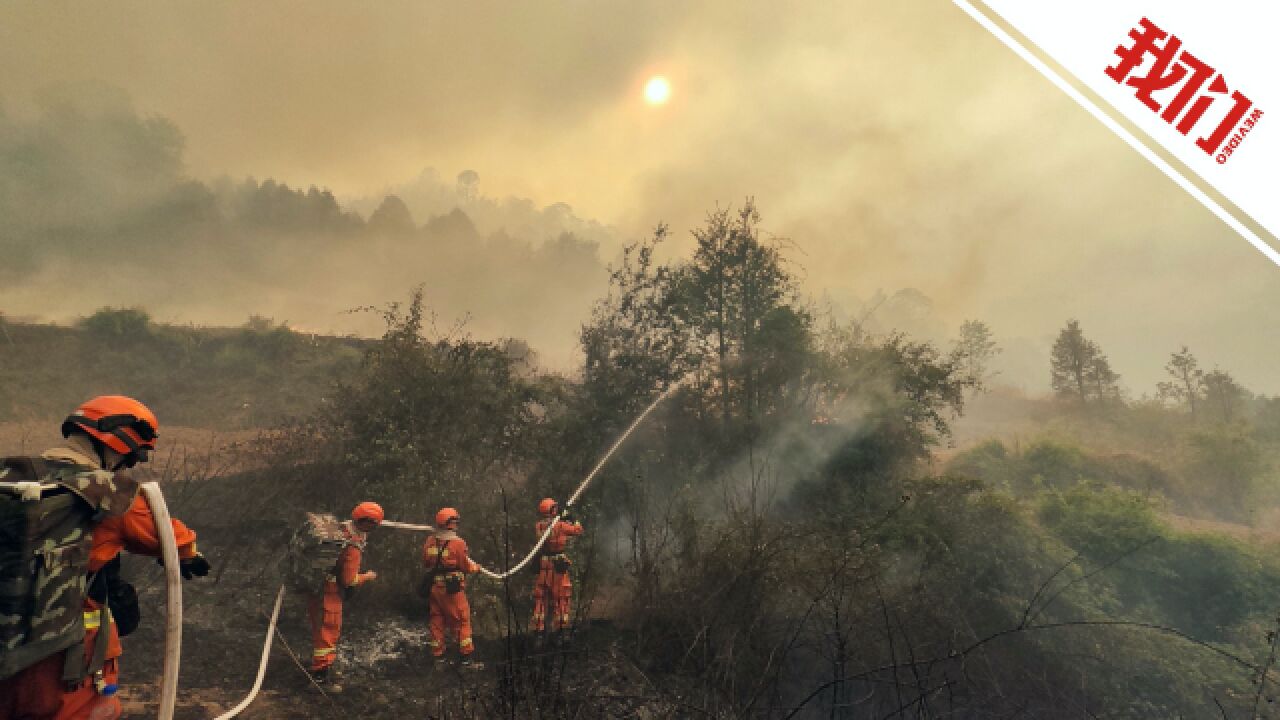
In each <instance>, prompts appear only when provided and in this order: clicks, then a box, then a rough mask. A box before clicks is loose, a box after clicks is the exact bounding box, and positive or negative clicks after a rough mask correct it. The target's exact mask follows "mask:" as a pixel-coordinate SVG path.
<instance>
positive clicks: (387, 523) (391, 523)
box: [149, 382, 681, 720]
mask: <svg viewBox="0 0 1280 720" xmlns="http://www.w3.org/2000/svg"><path fill="white" fill-rule="evenodd" d="M680 385H681V383H680V382H677V383H674V384H672V386H671V387H669V388H667V389H666V391H665V392H663V393H662V394H661V395H659V396H658V398H657V399H656V400H654V401H653V402H652V403H650V404H649V407H647V408H645V410H644V412H642V413H640V416H639V417H637V418H636V419H635V420H634V421H633V422H632V423H631V425H630V426H629V427H627V431H626V432H624V433H622V436H621V437H619V438H618V440H617V441H616V442H614V443H613V446H612V447H610V448H609V451H608V452H606V453H605V454H604V456H603V457H601V458H600V461H599V462H597V463H596V466H595V467H594V468H592V470H591V472H590V473H588V474H587V477H586V478H585V479H584V480H583V481H582V482H581V483H580V484H579V485H578V489H577V490H576V491H574V493H573V495H572V496H571V497H570V498H569V502H567V503H565V506H564V510H563V511H561V512H560V513H558V514H557V515H556V517H555V519H554V520H553V521H552V522H551V523H550V524H549V525H547V529H546V530H545V531H544V532H543V533H542V537H540V538H538V543H537V544H536V545H534V546H533V549H532V550H530V551H529V554H528V555H526V556H525V557H524V559H523V560H521V561H520V562H519V563H518V564H517V565H516V566H515V567H512V568H509V569H508V570H506V571H505V572H502V573H495V572H493V571H492V570H489V569H488V568H485V567H481V568H480V572H481V573H483V574H484V575H486V576H488V577H491V578H493V579H495V580H502V579H504V578H507V577H510V576H512V575H514V574H516V573H518V572H520V570H522V569H523V568H524V567H525V566H526V565H528V564H529V563H530V562H531V561H532V560H533V559H534V558H535V557H537V556H538V551H539V550H541V549H542V546H543V545H544V544H546V542H547V538H548V537H550V536H551V531H552V529H554V528H555V526H556V523H558V522H560V518H561V517H563V516H564V513H565V512H567V511H568V510H569V508H570V507H571V506H572V505H573V504H574V503H575V502H577V501H578V498H579V497H581V496H582V493H583V492H585V491H586V489H587V488H588V487H589V486H590V485H591V481H592V480H594V479H595V477H596V475H598V474H599V473H600V470H601V468H603V467H604V465H605V463H607V462H608V461H609V458H611V457H613V454H614V453H615V452H617V450H618V448H620V447H622V443H624V442H626V440H627V438H628V437H630V436H631V433H632V432H633V431H634V430H635V429H636V428H637V427H639V426H640V423H642V422H644V419H645V418H646V417H648V416H649V413H650V412H652V411H653V409H654V408H656V407H657V406H658V405H659V404H661V403H662V401H663V400H666V399H667V397H668V396H670V395H671V393H672V392H674V391H675V390H676V388H678V387H680ZM149 484H152V485H154V483H149ZM156 493H157V495H158V494H159V490H158V489H157V490H156ZM163 502H164V500H163V499H161V500H160V504H161V505H163ZM156 524H157V525H159V524H160V518H159V516H158V514H157V518H156ZM164 527H165V528H167V529H168V532H169V538H170V542H171V543H172V538H173V530H172V528H170V527H169V525H168V513H167V512H166V513H165V525H164ZM382 527H389V528H395V529H397V530H416V531H425V532H434V531H435V528H434V527H432V526H430V525H418V524H414V523H405V522H396V521H395V520H384V521H383V522H382ZM165 567H166V569H168V568H169V567H170V564H169V560H168V555H166V559H165ZM172 567H173V573H172V574H174V575H176V573H177V549H176V548H174V550H173V565H172ZM178 589H179V593H178V616H179V631H181V613H182V597H181V586H180V585H179V588H178ZM284 592H285V588H284V586H283V585H281V586H280V591H279V592H278V593H276V605H275V609H274V610H272V612H271V622H270V624H269V625H268V626H267V638H266V640H265V641H264V642H263V645H262V659H261V660H260V661H259V663H258V677H257V678H256V679H255V680H254V682H253V688H252V689H251V690H250V691H249V695H248V696H247V697H245V699H244V700H242V701H241V702H240V704H239V705H236V706H235V707H233V708H231V709H230V710H228V711H226V712H225V713H223V714H221V715H219V716H218V717H217V718H215V719H214V720H231V718H234V717H235V716H237V715H239V714H240V712H241V711H243V710H244V709H245V708H247V707H249V705H250V703H252V702H253V701H254V699H255V698H257V696H258V691H259V690H260V689H261V688H262V680H263V678H264V677H265V676H266V673H267V658H268V656H269V655H270V653H271V642H272V640H273V639H274V637H275V632H276V622H277V621H278V620H279V618H280V605H281V603H282V602H283V601H284ZM166 630H167V628H166ZM167 637H168V635H167V632H166V638H167ZM168 667H169V655H168V653H167V652H166V655H165V669H166V675H165V678H166V681H167V680H168V677H169V675H168ZM173 678H174V684H173V688H172V691H173V692H174V693H175V694H176V692H177V660H176V658H175V660H174V675H173ZM162 697H163V692H162ZM172 717H173V705H172V703H170V705H169V714H168V715H164V714H163V713H162V714H161V720H171V718H172Z"/></svg>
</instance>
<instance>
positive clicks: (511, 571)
mask: <svg viewBox="0 0 1280 720" xmlns="http://www.w3.org/2000/svg"><path fill="white" fill-rule="evenodd" d="M682 382H683V381H681V382H676V383H672V385H671V387H668V388H667V389H666V390H665V391H664V392H663V393H662V394H661V395H659V396H658V397H657V399H655V400H654V401H653V402H652V403H649V407H647V408H645V409H644V412H642V413H640V415H639V417H637V418H636V419H635V420H634V421H632V423H631V425H630V426H628V427H627V431H626V432H624V433H622V435H621V436H619V437H618V439H617V440H616V441H615V442H614V443H613V446H612V447H610V448H609V451H608V452H606V453H605V454H604V455H603V456H602V457H601V458H600V461H599V462H597V463H596V466H595V467H594V468H592V469H591V472H590V473H587V477H586V478H584V479H583V481H582V482H581V483H579V484H578V489H577V490H575V491H574V492H573V495H571V496H570V497H569V501H568V502H566V503H565V504H564V509H562V510H561V511H560V512H558V513H556V516H555V518H554V519H553V520H552V521H551V522H550V523H548V524H547V529H546V530H543V531H542V536H541V537H539V538H538V542H537V544H535V545H534V546H533V549H532V550H530V551H529V554H528V555H525V556H524V559H522V560H521V561H520V562H518V563H516V565H515V567H511V568H508V569H507V570H505V571H503V572H500V573H499V572H494V571H492V570H490V569H488V568H486V567H484V566H483V565H481V566H480V573H481V574H482V575H484V576H486V577H489V578H492V579H494V580H503V579H506V578H509V577H511V576H512V575H515V574H516V573H518V572H520V571H521V570H523V569H524V567H525V566H526V565H528V564H529V563H530V562H532V561H533V559H534V558H536V557H537V556H538V553H539V552H540V551H541V550H542V546H543V545H545V544H546V543H547V538H549V537H551V532H552V530H554V529H555V527H556V525H557V524H558V523H559V522H560V519H561V518H562V517H564V515H565V513H567V512H569V509H570V508H571V507H573V504H574V503H575V502H577V501H578V498H580V497H582V493H584V492H586V490H587V488H588V487H590V486H591V481H592V480H595V478H596V475H598V474H599V473H600V470H601V468H603V467H604V466H605V463H607V462H609V459H610V458H612V457H613V454H614V453H615V452H617V450H618V448H620V447H622V444H623V443H624V442H626V441H627V438H628V437H630V436H631V433H632V432H634V431H635V429H636V428H637V427H639V426H640V423H642V422H644V419H645V418H647V417H649V413H651V412H653V409H654V408H656V407H658V405H660V404H662V401H663V400H666V399H667V397H669V396H670V395H671V393H673V392H675V391H676V389H677V388H679V387H680V385H681V383H682ZM382 526H383V527H390V528H395V529H397V530H419V531H426V532H434V531H435V528H433V527H431V526H430V525H415V524H413V523H404V522H396V521H394V520H384V521H383V522H382Z"/></svg>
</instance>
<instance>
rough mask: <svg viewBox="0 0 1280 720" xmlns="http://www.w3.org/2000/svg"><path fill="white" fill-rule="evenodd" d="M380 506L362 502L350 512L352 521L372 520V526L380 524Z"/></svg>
mask: <svg viewBox="0 0 1280 720" xmlns="http://www.w3.org/2000/svg"><path fill="white" fill-rule="evenodd" d="M382 518H383V515H382V506H381V505H379V504H378V503H376V502H362V503H360V504H359V505H357V506H356V507H355V509H354V510H352V511H351V519H352V520H372V521H373V522H374V524H376V525H381V524H382Z"/></svg>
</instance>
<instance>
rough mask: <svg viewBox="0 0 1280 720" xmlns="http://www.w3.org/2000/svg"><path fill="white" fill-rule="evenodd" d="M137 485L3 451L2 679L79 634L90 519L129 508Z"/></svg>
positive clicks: (93, 470)
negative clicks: (7, 453) (6, 454)
mask: <svg viewBox="0 0 1280 720" xmlns="http://www.w3.org/2000/svg"><path fill="white" fill-rule="evenodd" d="M136 490H137V486H136V485H135V484H134V482H133V480H131V479H130V478H129V477H128V476H127V475H122V474H114V473H109V472H106V471H104V470H99V469H97V468H90V467H85V466H81V465H76V464H73V463H69V462H62V461H56V460H46V459H42V458H31V457H6V458H0V678H6V677H10V676H12V675H15V674H17V673H18V672H20V671H22V670H24V669H26V668H28V667H30V666H31V665H34V664H35V663H37V662H39V661H41V660H43V659H45V658H47V657H49V656H50V655H53V654H54V653H57V652H60V651H62V650H65V649H67V648H69V647H72V646H73V645H76V644H78V643H80V642H81V641H82V640H83V639H84V617H83V610H84V608H83V602H84V595H85V586H86V580H87V578H86V577H85V573H86V572H87V570H88V567H89V551H90V549H91V546H92V530H93V525H94V524H95V523H96V522H97V521H98V519H100V518H101V517H103V516H105V515H119V514H122V513H124V512H125V511H126V510H128V509H129V505H130V504H131V503H132V502H133V497H134V494H135V492H136ZM77 657H78V656H77Z"/></svg>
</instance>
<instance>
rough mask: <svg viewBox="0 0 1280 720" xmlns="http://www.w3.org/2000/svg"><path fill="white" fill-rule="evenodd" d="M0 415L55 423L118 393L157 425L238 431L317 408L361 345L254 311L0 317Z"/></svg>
mask: <svg viewBox="0 0 1280 720" xmlns="http://www.w3.org/2000/svg"><path fill="white" fill-rule="evenodd" d="M0 330H3V332H2V333H0V422H19V421H27V420H55V419H60V418H61V417H63V416H65V415H66V414H67V412H68V411H69V410H70V409H72V408H74V407H75V406H76V405H77V404H78V403H80V402H81V401H83V400H84V399H85V398H88V397H92V396H94V395H99V394H112V393H127V394H129V395H134V396H137V397H138V398H140V399H142V400H143V401H144V402H147V403H148V404H149V405H150V406H151V407H152V408H153V409H154V410H155V412H156V414H157V416H158V417H160V419H161V421H162V422H163V423H165V424H171V425H177V426H187V427H193V428H206V429H215V430H247V429H254V428H262V427H268V426H272V425H275V424H278V423H280V422H282V421H283V420H285V419H286V418H289V417H299V416H302V415H306V414H308V413H310V412H312V411H314V410H315V409H316V408H318V407H320V405H321V404H322V402H323V400H324V398H325V397H326V395H328V394H330V392H331V388H332V386H333V383H334V382H335V381H337V380H339V379H341V378H342V377H344V376H350V375H351V373H353V372H354V371H356V370H357V369H358V367H359V364H360V359H361V356H362V353H363V352H364V350H365V348H367V347H368V344H369V343H368V342H367V341H365V340H362V339H359V338H353V337H325V336H320V335H310V334H302V333H297V332H293V331H292V330H290V329H289V328H288V327H286V326H284V325H280V324H276V323H273V322H272V321H270V320H267V319H264V318H258V317H254V318H251V319H250V320H249V322H247V323H246V324H245V325H243V326H241V327H238V328H206V327H196V326H190V325H165V324H159V323H155V322H152V321H151V320H150V318H149V317H148V316H147V314H146V313H145V312H144V311H142V310H137V309H120V310H115V309H111V308H105V309H103V310H100V311H98V312H97V313H95V314H93V315H91V316H89V317H88V318H85V319H83V320H82V321H81V322H80V323H79V324H78V325H76V326H74V327H64V326H57V325H49V324H29V323H22V322H15V321H13V320H7V321H6V320H5V319H4V317H3V316H0Z"/></svg>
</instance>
